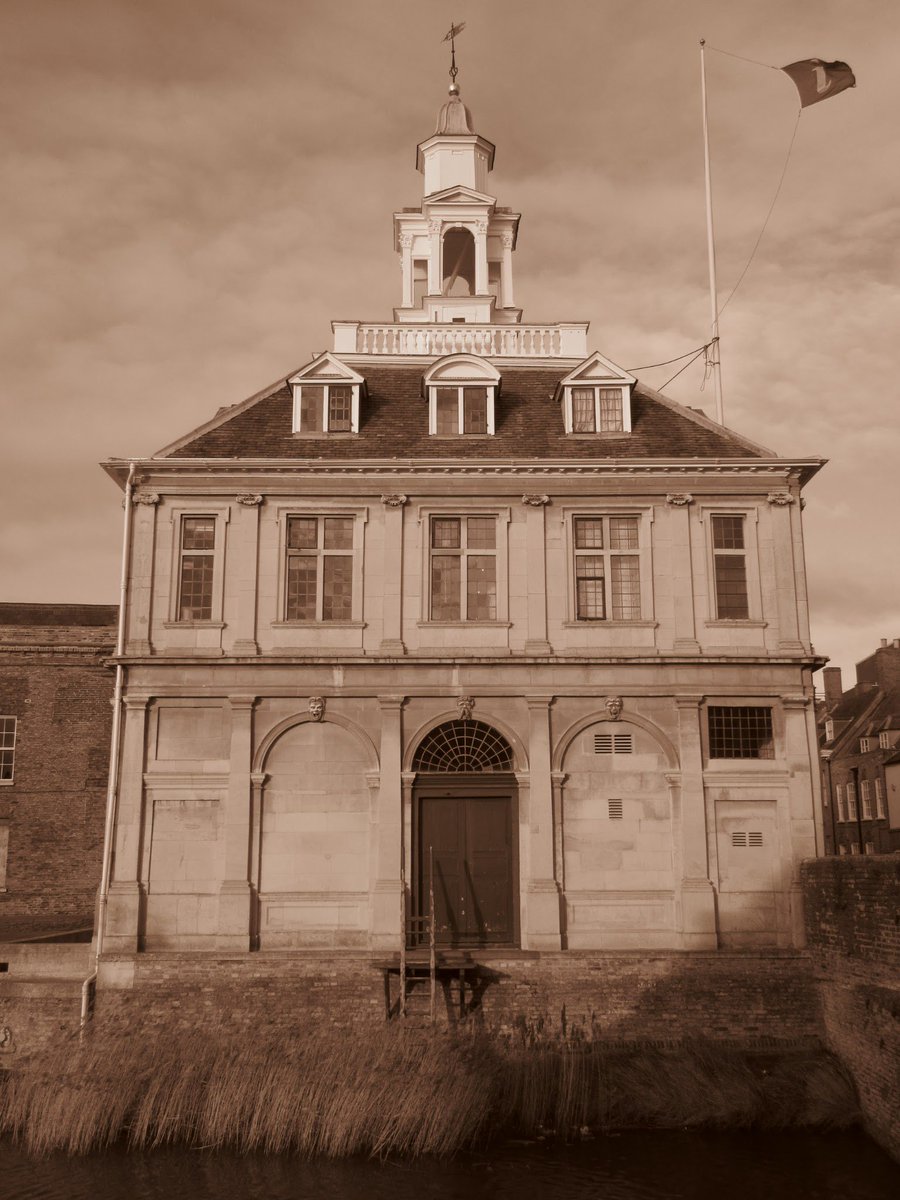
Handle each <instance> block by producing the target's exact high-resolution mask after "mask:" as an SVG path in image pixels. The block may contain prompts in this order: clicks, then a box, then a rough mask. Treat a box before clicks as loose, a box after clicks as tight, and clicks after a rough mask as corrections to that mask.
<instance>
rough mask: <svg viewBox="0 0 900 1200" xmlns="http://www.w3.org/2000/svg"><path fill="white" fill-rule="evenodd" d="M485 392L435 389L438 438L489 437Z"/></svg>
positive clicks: (453, 388) (459, 388)
mask: <svg viewBox="0 0 900 1200" xmlns="http://www.w3.org/2000/svg"><path fill="white" fill-rule="evenodd" d="M488 391H489V389H488V388H484V387H439V388H435V389H434V392H435V430H434V432H435V433H436V434H437V436H438V437H458V436H459V435H460V434H466V433H469V434H471V433H491V432H493V431H492V430H490V429H488Z"/></svg>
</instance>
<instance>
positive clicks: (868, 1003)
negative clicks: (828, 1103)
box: [802, 855, 900, 1160]
mask: <svg viewBox="0 0 900 1200" xmlns="http://www.w3.org/2000/svg"><path fill="white" fill-rule="evenodd" d="M802 879H803V891H804V898H805V903H806V922H807V938H808V950H809V953H810V956H811V958H812V962H813V965H814V968H815V971H816V976H817V980H818V986H819V992H820V995H821V997H822V1008H823V1017H824V1023H825V1032H826V1037H827V1040H828V1044H829V1046H830V1047H831V1049H832V1050H833V1051H834V1052H835V1054H837V1055H838V1057H839V1058H840V1059H841V1060H842V1061H843V1063H844V1064H845V1066H846V1067H847V1068H848V1069H849V1070H850V1072H851V1073H852V1075H853V1077H854V1079H855V1080H856V1085H857V1088H858V1090H859V1097H860V1105H861V1108H862V1111H863V1114H864V1116H865V1119H866V1122H867V1125H868V1127H869V1130H870V1132H871V1133H872V1135H873V1136H874V1137H875V1138H876V1139H877V1140H878V1141H879V1142H880V1143H881V1144H882V1145H883V1146H884V1147H885V1148H886V1149H887V1150H888V1151H889V1152H890V1153H891V1154H893V1155H894V1157H895V1158H897V1159H898V1160H900V856H897V855H884V856H879V857H874V856H871V855H866V856H860V857H852V858H850V857H844V858H820V859H815V860H813V861H810V862H806V863H804V864H803V867H802Z"/></svg>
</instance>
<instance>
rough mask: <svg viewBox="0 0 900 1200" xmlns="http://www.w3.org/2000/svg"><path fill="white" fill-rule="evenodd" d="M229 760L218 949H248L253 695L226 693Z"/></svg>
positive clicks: (250, 896) (254, 698) (217, 938)
mask: <svg viewBox="0 0 900 1200" xmlns="http://www.w3.org/2000/svg"><path fill="white" fill-rule="evenodd" d="M228 703H229V706H230V708H231V761H230V763H229V771H228V794H227V798H226V801H225V814H224V816H225V877H224V879H223V880H222V885H221V887H220V889H219V928H218V933H217V937H216V947H217V949H220V950H248V949H249V948H250V909H251V899H252V895H251V887H250V829H251V824H250V821H251V782H250V764H251V760H252V755H253V706H254V704H255V703H256V697H255V696H229V698H228Z"/></svg>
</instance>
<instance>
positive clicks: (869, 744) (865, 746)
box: [859, 737, 875, 754]
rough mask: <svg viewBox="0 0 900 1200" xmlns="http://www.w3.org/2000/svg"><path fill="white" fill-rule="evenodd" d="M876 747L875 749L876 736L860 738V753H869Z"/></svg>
mask: <svg viewBox="0 0 900 1200" xmlns="http://www.w3.org/2000/svg"><path fill="white" fill-rule="evenodd" d="M874 749H875V739H874V738H870V737H864V738H860V739H859V752H860V754H868V753H869V751H870V750H874Z"/></svg>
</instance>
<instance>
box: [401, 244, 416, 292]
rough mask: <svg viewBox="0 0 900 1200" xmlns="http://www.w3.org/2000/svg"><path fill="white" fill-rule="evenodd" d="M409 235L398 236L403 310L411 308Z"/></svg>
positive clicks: (411, 283)
mask: <svg viewBox="0 0 900 1200" xmlns="http://www.w3.org/2000/svg"><path fill="white" fill-rule="evenodd" d="M412 244H413V235H412V234H411V233H401V234H400V269H401V271H402V272H403V301H402V307H403V308H412V304H413V272H412Z"/></svg>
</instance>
